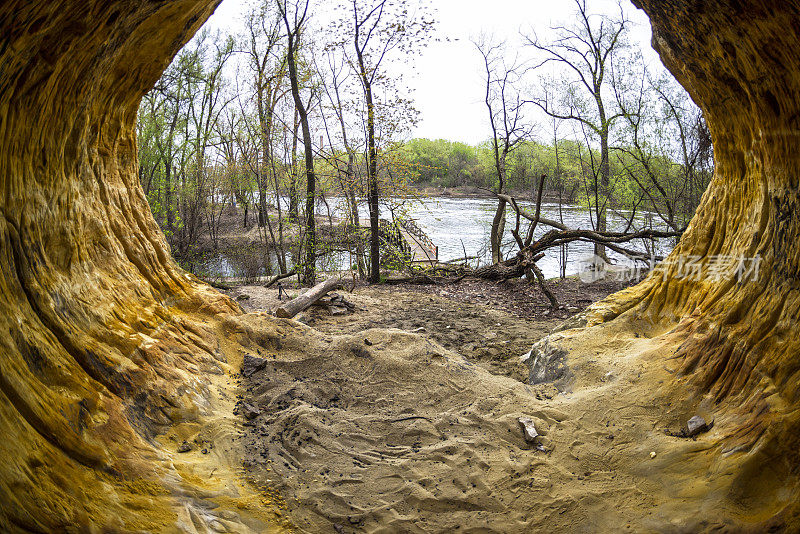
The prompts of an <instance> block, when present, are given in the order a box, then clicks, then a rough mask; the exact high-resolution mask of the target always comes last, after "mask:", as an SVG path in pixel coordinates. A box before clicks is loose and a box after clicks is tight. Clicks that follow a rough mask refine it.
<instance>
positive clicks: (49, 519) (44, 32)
mask: <svg viewBox="0 0 800 534" xmlns="http://www.w3.org/2000/svg"><path fill="white" fill-rule="evenodd" d="M214 7H215V2H213V1H208V2H194V1H175V2H141V1H136V0H131V1H120V2H100V1H88V2H87V1H83V0H81V1H77V2H27V1H11V2H4V3H3V4H2V6H0V28H2V30H0V36H1V37H0V65H2V66H0V132H2V133H1V134H0V136H1V137H0V191H2V196H0V310H2V313H0V355H2V356H1V357H0V436H2V439H0V458H2V459H3V460H2V464H1V465H0V495H2V497H0V524H1V525H2V526H0V530H4V531H5V530H7V529H9V528H20V529H28V530H34V531H49V532H55V531H60V530H62V529H65V528H67V527H71V528H78V527H79V526H80V525H83V526H88V525H95V526H112V527H113V526H114V525H117V526H120V527H121V526H123V525H124V526H125V527H126V528H128V529H135V528H155V529H156V530H157V529H158V527H157V525H164V524H168V523H170V522H172V523H175V521H176V518H177V516H176V514H175V512H174V510H171V509H170V506H169V504H168V503H167V502H166V501H165V500H164V499H159V496H160V495H161V496H164V495H167V494H169V493H170V491H171V490H168V489H166V486H164V482H163V481H164V477H165V476H167V475H166V474H165V473H166V468H165V466H164V465H161V464H162V463H168V462H167V459H166V458H165V457H164V456H162V455H161V454H160V453H159V452H158V450H157V448H156V447H154V442H152V441H151V438H152V437H153V436H154V435H155V434H157V433H161V432H163V430H164V428H165V427H168V426H170V425H173V424H175V423H176V422H178V421H182V420H187V419H192V418H196V417H197V416H198V413H199V412H200V411H201V410H202V408H201V407H200V405H201V403H200V402H198V399H199V398H200V397H201V396H202V393H203V382H205V380H204V379H202V378H201V375H200V373H201V372H212V373H217V374H220V373H222V368H221V366H222V365H223V364H224V362H221V361H218V360H224V354H223V352H222V351H221V350H220V343H219V341H218V339H219V338H220V335H219V334H220V328H221V327H220V326H219V322H220V320H219V319H215V318H214V317H217V316H218V314H222V315H224V314H237V313H238V310H237V308H236V306H235V305H234V304H233V303H232V302H230V301H228V300H227V299H226V298H224V297H222V296H220V295H219V294H217V293H215V292H212V291H210V290H209V289H208V288H207V287H206V286H204V285H201V284H199V283H198V282H197V280H195V279H193V278H192V277H190V276H188V275H187V274H186V273H184V272H183V271H181V270H180V269H179V268H178V267H177V266H176V264H175V263H174V262H173V261H172V259H171V258H170V256H169V252H168V248H167V246H166V244H165V242H164V239H163V237H162V235H161V233H160V232H159V230H158V228H157V226H156V224H155V222H154V221H153V219H152V217H151V216H150V213H149V208H148V206H147V203H146V200H145V198H144V196H143V194H142V191H141V188H140V187H139V185H138V183H137V156H136V139H135V135H134V132H135V130H134V121H135V118H136V109H137V106H138V103H139V99H140V98H141V96H142V95H143V94H144V93H145V92H146V91H147V90H148V89H149V88H150V87H151V86H152V85H153V84H154V83H155V81H156V80H157V78H158V77H159V76H160V74H161V72H162V70H163V69H164V68H165V66H166V65H167V63H168V61H169V60H170V58H171V57H172V55H173V54H174V53H175V52H176V51H177V50H178V48H179V47H180V45H181V44H182V43H183V42H185V41H186V40H187V39H188V38H189V37H190V36H191V34H192V33H193V32H194V31H195V30H196V29H197V28H198V27H199V26H200V24H201V23H202V22H203V21H204V20H205V19H206V18H207V17H208V15H209V14H210V13H211V11H212V9H213V8H214ZM170 518H171V519H170Z"/></svg>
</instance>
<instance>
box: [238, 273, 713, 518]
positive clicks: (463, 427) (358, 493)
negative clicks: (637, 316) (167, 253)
mask: <svg viewBox="0 0 800 534" xmlns="http://www.w3.org/2000/svg"><path fill="white" fill-rule="evenodd" d="M570 288H571V289H570ZM487 289H493V286H492V285H487V284H482V283H481V284H475V285H469V284H467V285H465V286H462V287H438V286H437V287H435V288H422V289H420V288H409V287H405V288H396V287H394V288H393V287H369V288H359V289H357V290H356V291H354V292H353V293H344V295H345V296H346V298H347V299H348V300H350V301H351V302H353V303H354V304H355V305H356V310H355V313H353V314H352V315H344V316H331V315H330V314H329V313H328V311H327V310H325V309H317V310H312V311H310V312H307V313H306V314H304V317H301V319H303V321H304V322H306V323H309V324H311V326H313V328H312V327H310V326H307V325H305V324H302V323H300V322H297V321H290V320H278V321H277V324H275V325H274V326H273V327H272V328H273V330H274V331H275V332H274V334H272V335H271V336H270V337H269V339H266V338H265V339H264V340H262V341H261V342H259V344H258V345H257V346H254V347H252V350H248V353H249V355H248V356H246V357H245V362H244V364H243V367H242V382H241V385H242V390H243V396H242V399H241V400H240V402H239V403H238V404H237V409H236V413H238V414H239V415H240V416H241V417H242V419H243V420H244V430H243V432H242V434H241V445H242V447H243V450H244V467H245V473H246V475H247V477H248V478H249V479H250V480H251V481H252V482H254V483H255V484H256V485H257V486H258V487H263V488H273V489H274V491H275V492H276V493H277V494H279V495H280V496H282V497H283V499H285V501H286V503H287V509H288V515H289V517H290V519H291V521H292V523H293V524H294V525H295V526H296V527H297V528H298V529H299V530H301V531H305V532H503V533H506V532H531V531H535V530H539V531H545V532H604V531H623V532H625V531H631V532H654V531H675V532H694V531H702V530H709V529H713V528H717V527H720V528H722V529H723V531H724V530H725V524H724V522H723V520H722V519H720V518H718V517H717V516H714V515H713V514H710V510H712V509H714V506H716V504H715V503H714V502H711V501H709V502H708V503H705V504H703V506H700V505H697V506H695V505H691V506H687V505H686V504H685V503H686V500H685V499H684V498H683V497H682V496H681V491H682V490H687V489H688V491H690V492H695V493H694V496H695V497H696V494H697V492H698V491H702V488H698V486H697V484H696V482H694V481H692V483H691V484H689V483H687V482H686V478H685V473H683V472H682V469H683V467H682V466H683V464H682V463H680V462H678V461H677V460H676V459H677V458H682V457H685V456H686V455H689V454H694V453H700V452H701V451H704V450H706V449H708V448H709V443H711V442H712V441H711V438H710V437H709V436H711V435H712V434H713V433H714V432H715V430H712V432H710V433H708V434H706V435H703V436H701V437H700V438H698V440H697V441H694V440H685V439H681V438H677V437H674V436H671V435H669V434H668V433H665V432H664V430H665V429H673V430H678V429H679V426H680V423H681V421H685V420H686V419H687V418H688V417H689V416H691V415H693V414H694V413H696V412H697V411H698V410H699V409H700V408H701V407H698V406H687V405H684V404H685V403H682V402H681V401H680V399H676V398H669V397H666V396H665V395H664V394H663V393H659V392H658V388H656V387H653V385H654V384H655V385H657V384H658V383H660V382H662V381H663V380H664V379H665V378H666V377H668V376H669V373H670V372H671V370H670V369H668V368H666V367H664V366H663V365H662V364H661V363H658V364H656V363H653V362H661V361H663V359H662V358H653V357H652V355H653V354H656V353H658V352H659V351H660V350H661V349H660V348H659V343H658V342H656V341H655V340H654V339H653V338H652V337H651V335H650V333H648V332H646V331H644V330H642V331H641V332H636V333H635V334H632V333H631V332H632V330H634V329H630V328H623V329H619V328H615V329H608V328H604V327H603V326H602V325H601V326H600V327H595V329H593V330H594V332H593V333H592V334H591V335H586V333H585V332H586V331H579V330H572V331H566V332H564V333H559V334H555V335H554V336H550V338H548V339H549V340H552V341H554V342H555V341H557V342H558V343H559V345H561V346H563V347H564V348H565V349H566V351H567V352H566V353H568V354H569V357H568V358H566V359H565V362H566V363H567V364H568V367H569V373H568V375H567V378H566V379H564V380H561V381H560V383H559V387H556V386H555V385H554V384H553V383H544V384H538V385H535V386H532V385H528V384H526V383H524V382H522V381H520V380H519V379H520V378H522V379H524V378H525V377H526V376H527V368H526V367H524V366H523V365H522V364H520V363H519V356H520V355H521V354H522V353H524V352H526V351H528V350H529V349H530V347H531V343H533V342H534V341H536V340H537V339H539V338H540V337H541V336H542V335H543V334H545V333H547V332H548V331H550V329H551V328H552V327H553V326H554V325H556V324H558V323H561V322H562V321H563V320H564V319H565V318H566V317H567V316H569V315H570V314H571V313H572V310H571V309H570V308H577V307H578V306H576V304H577V301H578V300H580V299H585V298H587V296H592V297H594V296H596V295H595V294H594V293H593V291H594V292H599V293H602V292H604V291H607V290H608V289H609V288H605V289H602V290H601V289H600V288H593V289H587V288H581V287H579V286H577V285H574V286H569V287H565V288H562V289H561V291H562V294H560V297H561V299H562V301H564V302H565V303H566V304H565V306H569V308H565V309H564V310H561V311H559V312H555V313H550V314H549V315H544V314H545V313H547V310H546V308H541V309H540V308H537V304H536V302H537V297H536V296H535V295H532V296H530V298H529V299H527V300H525V298H522V299H521V300H520V302H519V303H518V304H519V305H518V307H517V309H516V311H517V312H518V313H514V311H515V310H513V309H511V310H498V309H495V308H493V307H492V306H491V299H493V298H496V299H500V301H502V302H505V303H506V304H507V305H509V306H510V305H511V304H510V303H509V299H508V298H502V293H500V294H497V295H488V294H487V293H486V290H487ZM506 289H508V291H512V290H514V289H515V288H513V287H512V288H506ZM516 289H517V290H519V289H520V288H516ZM291 291H296V290H291ZM231 293H232V294H233V295H234V296H236V295H237V294H238V295H248V298H241V299H239V302H240V303H242V304H243V305H244V306H246V307H248V308H250V309H252V310H257V309H269V307H271V306H274V305H275V304H277V299H275V295H276V293H277V292H276V291H275V290H272V289H270V290H263V288H255V287H242V288H237V289H234V290H232V291H231ZM534 293H535V292H534ZM570 293H571V294H573V299H574V300H573V301H572V302H569V301H568V299H567V298H566V295H567V294H570ZM487 299H489V302H488V304H487V302H486V301H487ZM498 302H499V301H498ZM525 302H527V306H526V305H525ZM245 321H249V322H252V323H253V327H254V330H255V329H257V328H261V326H263V325H264V324H267V322H269V323H270V324H272V322H273V321H274V320H273V319H271V318H267V317H265V316H264V315H263V314H260V313H253V314H251V315H249V316H246V319H245ZM365 328H367V329H366V330H365ZM403 329H404V330H403ZM409 331H412V332H413V331H416V332H413V333H412V332H409ZM570 332H581V333H580V334H574V335H573V334H570ZM653 334H659V333H653ZM573 336H578V337H573ZM545 350H549V349H547V347H545ZM648 355H649V356H648ZM520 417H529V418H531V420H532V421H533V422H534V424H535V426H536V429H537V431H538V432H539V433H540V435H541V436H540V437H539V438H538V442H537V443H535V444H531V443H528V442H527V441H526V440H525V438H524V436H523V433H522V431H521V428H520V425H519V422H518V419H519V418H520ZM704 440H707V441H704ZM696 457H697V458H701V457H702V455H701V454H697V456H696ZM669 473H673V475H674V476H673V478H672V479H670V478H669V477H668V475H669ZM675 473H677V474H675ZM681 484H686V487H685V488H683V487H681ZM719 517H722V516H719Z"/></svg>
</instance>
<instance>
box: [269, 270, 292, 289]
mask: <svg viewBox="0 0 800 534" xmlns="http://www.w3.org/2000/svg"><path fill="white" fill-rule="evenodd" d="M296 274H297V269H292V270H291V271H289V272H288V273H284V274H276V275H275V276H273V277H271V278H270V279H269V280H267V281H266V282H265V283H264V287H270V286H271V285H272V284H274V283H275V282H278V281H280V280H283V279H284V278H289V277H290V276H294V275H296Z"/></svg>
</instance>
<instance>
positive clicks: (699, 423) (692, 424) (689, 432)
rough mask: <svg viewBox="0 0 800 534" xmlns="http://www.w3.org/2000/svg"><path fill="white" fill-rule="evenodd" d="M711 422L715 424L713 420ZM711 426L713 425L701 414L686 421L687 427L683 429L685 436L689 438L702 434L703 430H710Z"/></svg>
mask: <svg viewBox="0 0 800 534" xmlns="http://www.w3.org/2000/svg"><path fill="white" fill-rule="evenodd" d="M711 424H713V421H712V423H711ZM710 428H711V425H710V424H708V423H706V420H705V419H703V418H702V417H700V416H699V415H695V416H694V417H692V418H691V419H689V420H688V421H687V422H686V428H684V429H683V435H684V437H687V438H693V437H695V436H697V435H698V434H702V433H703V432H708V430H709V429H710Z"/></svg>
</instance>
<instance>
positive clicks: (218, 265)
mask: <svg viewBox="0 0 800 534" xmlns="http://www.w3.org/2000/svg"><path fill="white" fill-rule="evenodd" d="M393 204H394V203H393ZM395 205H396V204H395ZM521 205H522V206H524V207H526V208H527V209H528V210H529V211H531V212H533V211H534V209H535V206H534V205H533V203H530V202H528V203H526V202H523V203H521ZM341 207H342V202H341V200H340V199H338V198H329V199H327V206H326V205H325V204H323V203H320V204H319V205H318V211H319V214H320V215H325V216H327V215H328V210H329V209H330V213H331V215H333V216H334V217H341V218H344V212H343V210H342V208H341ZM496 208H497V201H496V200H493V199H480V198H447V197H432V198H428V199H425V200H424V201H414V202H408V203H406V204H404V205H403V207H402V208H400V209H401V210H402V211H404V212H405V216H407V217H410V218H412V219H413V220H414V221H415V222H416V224H417V226H419V227H420V228H421V229H422V230H424V231H425V233H426V234H427V235H428V236H429V237H430V238H431V240H432V241H433V243H434V244H435V245H437V246H438V247H439V260H440V261H448V260H457V259H459V258H463V257H464V255H465V254H466V256H468V257H471V256H477V257H478V258H479V259H478V260H472V261H471V264H472V265H473V266H474V265H476V263H481V264H485V263H487V262H488V260H489V258H490V253H489V251H488V247H487V244H488V242H489V232H490V228H491V223H492V219H493V217H494V213H495V210H496ZM359 211H360V215H361V218H362V219H367V218H368V217H369V216H368V212H367V208H366V206H365V205H362V206H360V208H359ZM398 211H399V210H398V209H396V208H395V212H396V213H397V212H398ZM380 215H381V217H382V218H387V219H390V218H391V216H392V215H391V211H390V208H388V207H387V206H381V214H380ZM648 216H649V215H648V214H647V213H637V215H636V217H635V218H634V221H635V226H636V227H637V228H642V227H645V226H647V225H648V224H649V223H648ZM542 217H545V218H548V219H553V220H558V221H563V223H564V224H565V225H566V226H568V227H570V228H585V229H591V228H592V223H591V218H590V212H589V210H588V209H586V208H584V207H580V206H561V207H559V206H558V204H548V203H543V204H542ZM628 217H630V212H621V213H612V212H611V211H609V223H608V226H609V230H612V231H621V230H624V228H625V225H626V224H627V222H626V219H627V218H628ZM653 219H654V222H653V227H654V228H661V229H665V228H664V227H663V226H660V225H658V224H656V222H655V221H657V218H653ZM523 223H525V224H523V226H522V228H523V231H524V230H525V229H527V222H526V221H524V220H523ZM514 226H515V216H514V213H513V211H512V210H511V209H510V207H509V210H508V213H507V218H506V232H505V240H504V243H505V246H504V249H505V250H506V251H507V254H508V253H513V251H514V250H515V248H516V245H515V244H514V241H513V237H512V235H511V232H510V230H511V229H512V228H514ZM548 230H550V227H548V226H545V225H542V224H540V225H539V227H538V228H537V229H536V232H535V237H536V238H538V237H540V236H541V235H543V234H544V233H545V232H546V231H548ZM625 246H626V247H627V248H633V249H636V250H639V251H645V250H646V249H645V246H646V245H645V244H644V243H642V242H641V241H639V242H632V243H629V244H626V245H625ZM672 246H674V242H673V240H671V239H662V240H658V241H657V242H656V254H658V255H665V254H666V253H668V252H669V250H671V248H672ZM592 253H593V245H592V244H591V243H583V242H573V243H571V244H570V245H568V247H567V250H566V251H564V252H563V253H562V251H560V250H559V249H557V248H556V249H551V250H550V251H548V252H547V254H546V256H545V257H544V258H543V259H542V260H540V261H539V262H537V265H539V267H540V268H541V269H542V272H543V273H544V275H545V277H547V278H553V277H557V276H559V275H560V274H561V272H562V263H563V262H564V259H566V268H565V269H564V271H565V273H566V274H567V275H572V274H576V273H578V272H579V271H580V270H581V269H582V268H583V263H582V262H583V261H584V260H586V259H587V258H588V257H590V256H591V255H592ZM564 255H565V257H564ZM609 255H610V257H611V259H612V260H614V261H615V263H626V259H625V258H624V257H622V256H619V255H617V254H613V253H610V254H609ZM273 261H274V260H273ZM323 262H324V263H322V264H321V265H320V267H321V268H324V269H335V268H339V269H346V268H347V266H349V265H351V258H350V257H349V254H348V253H334V254H328V255H327V257H326V259H325V260H323ZM232 263H236V262H234V261H232V258H228V257H226V256H225V255H224V254H222V255H220V257H216V258H210V259H208V260H206V261H205V262H204V265H203V266H202V267H201V268H200V269H199V270H200V271H201V272H198V273H197V274H199V275H201V276H211V277H214V278H217V277H230V276H241V273H240V271H241V269H240V268H237V266H235V265H232ZM196 270H197V269H196ZM259 274H266V273H259Z"/></svg>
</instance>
